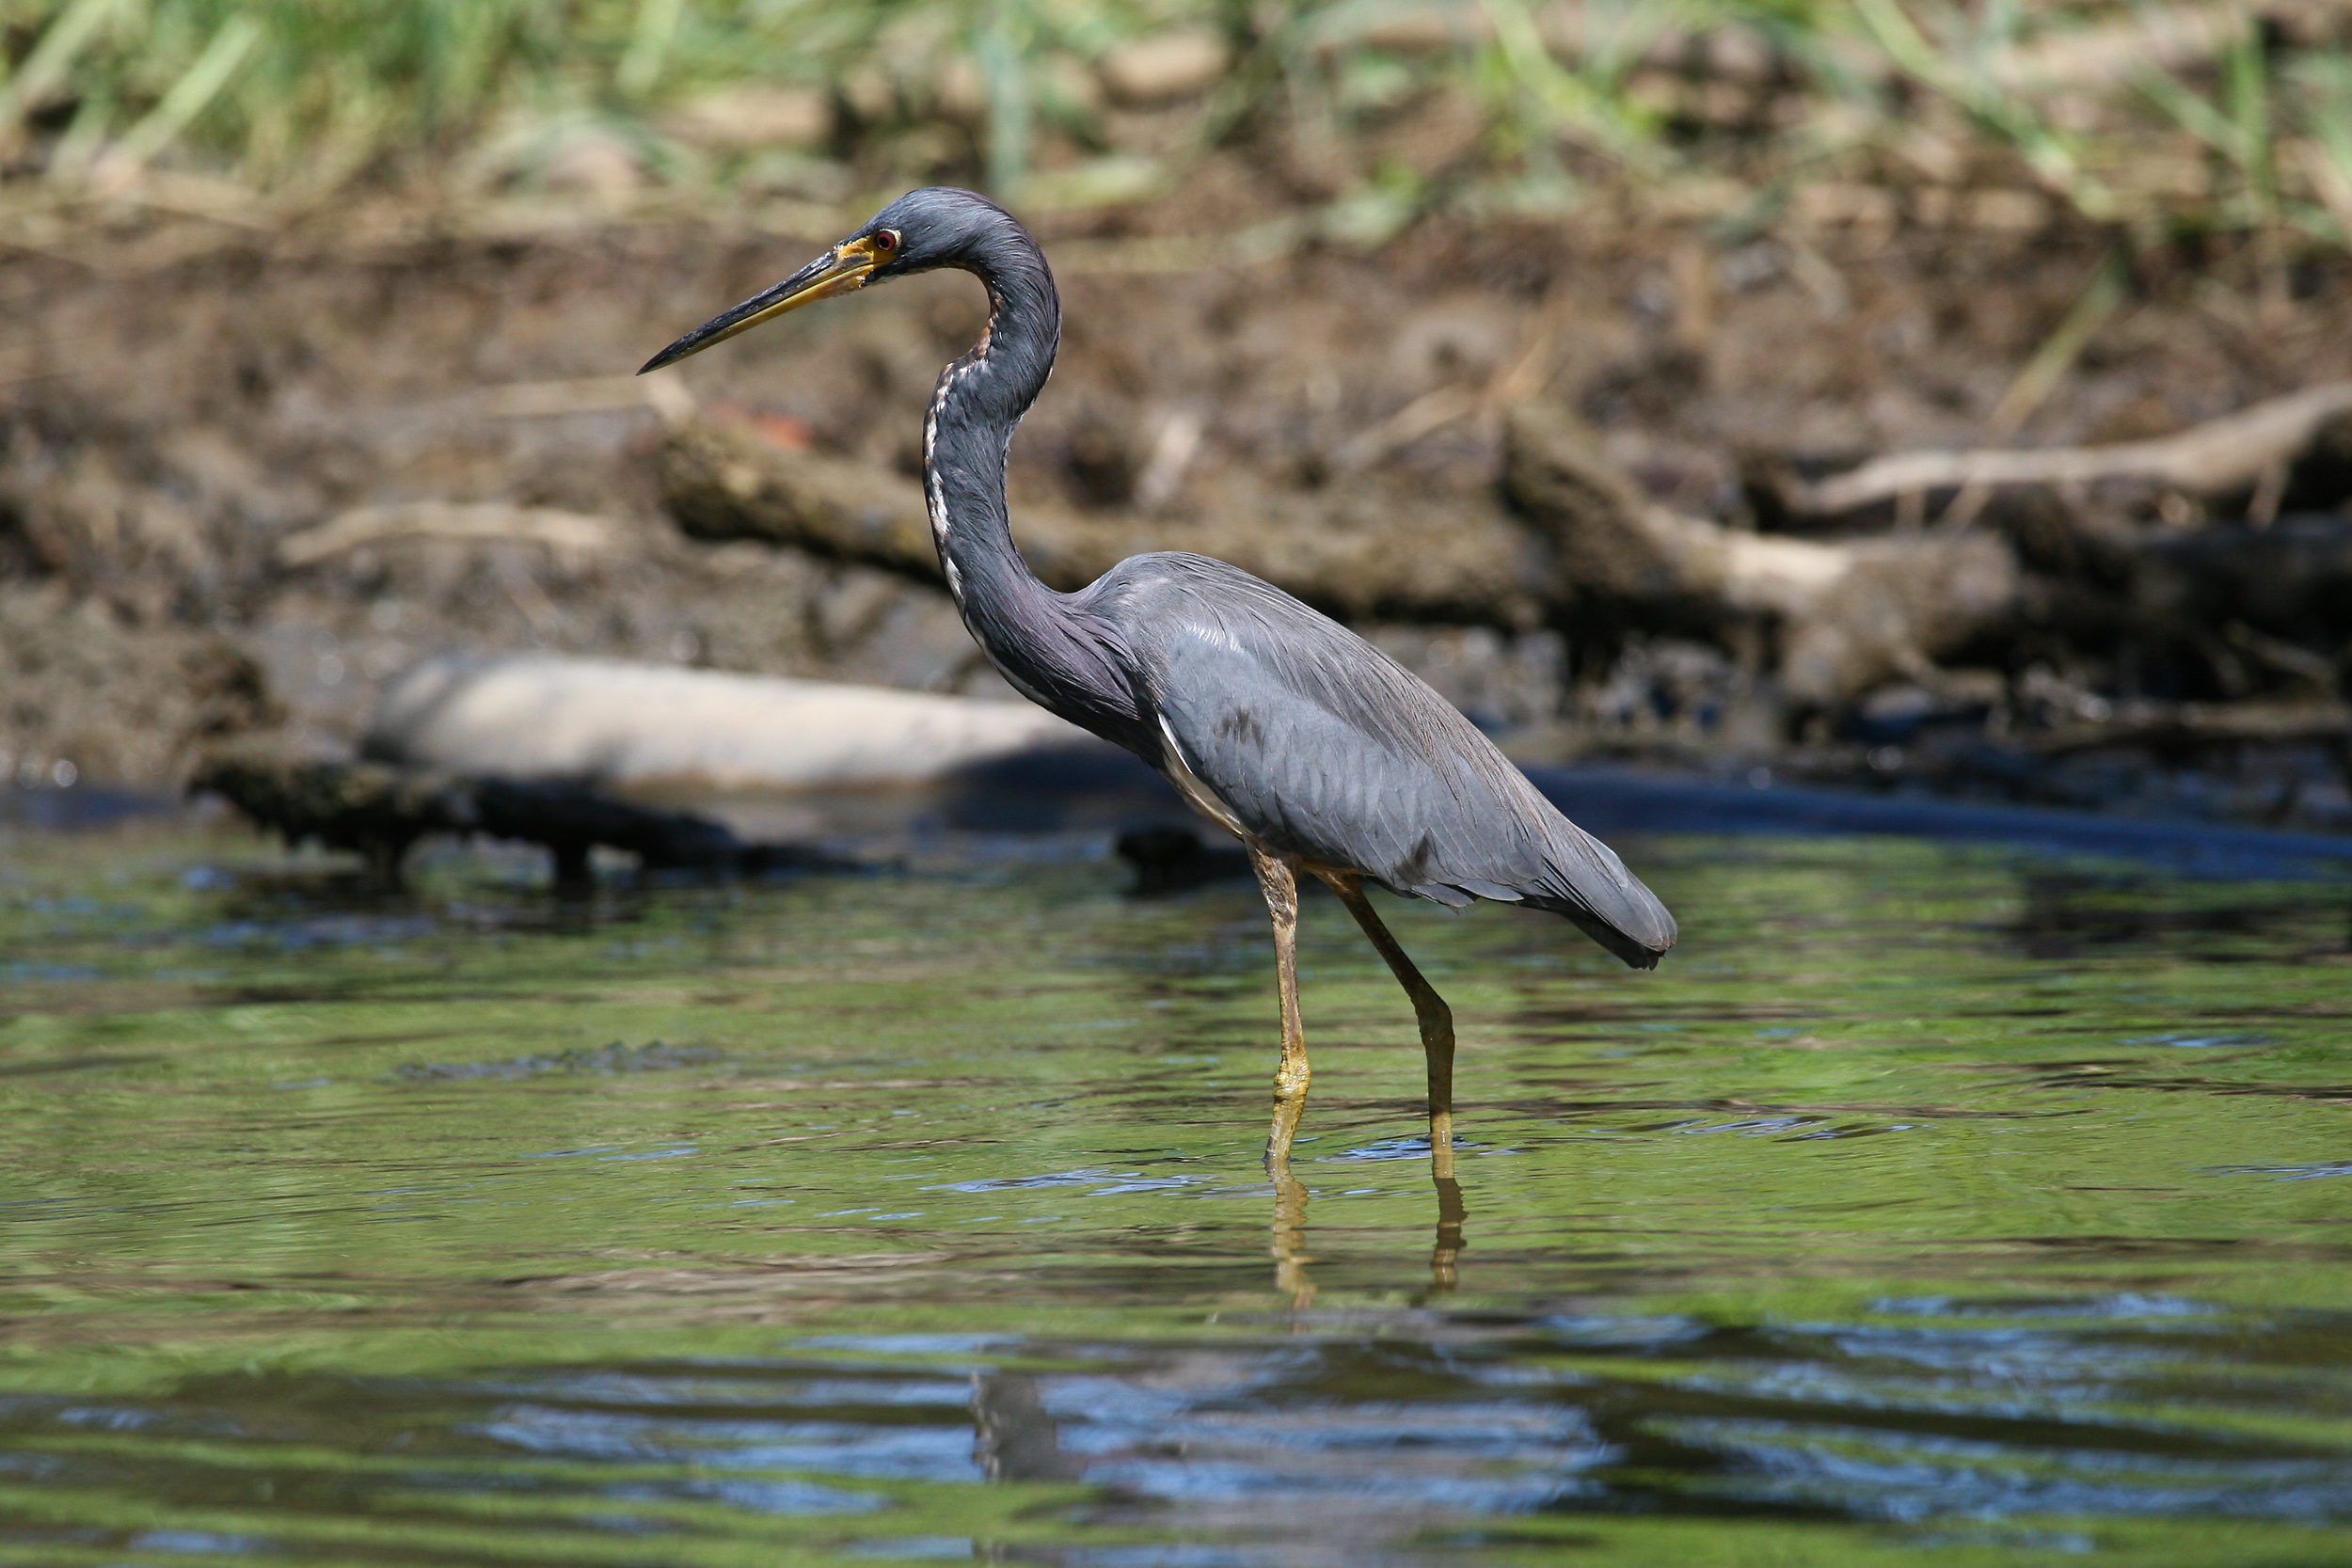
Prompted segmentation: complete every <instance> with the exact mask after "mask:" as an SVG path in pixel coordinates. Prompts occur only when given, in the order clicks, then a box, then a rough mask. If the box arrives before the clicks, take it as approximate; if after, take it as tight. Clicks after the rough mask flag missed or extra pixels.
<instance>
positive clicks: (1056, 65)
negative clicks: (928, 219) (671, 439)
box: [0, 0, 2352, 247]
mask: <svg viewBox="0 0 2352 1568" xmlns="http://www.w3.org/2000/svg"><path fill="white" fill-rule="evenodd" d="M2183 19H2187V20H2185V21H2184V20H2183ZM2201 19H2203V20H2201ZM2329 25H2342V24H2329ZM2262 26H2263V24H2261V23H2260V22H2259V21H2257V20H2255V19H2253V18H2252V17H2250V16H2244V17H2237V16H2234V15H2233V13H2231V12H2229V11H2226V10H2224V9H2222V8H2217V7H2205V8H2196V9H2192V8H2187V7H2182V8H2177V9H2173V8H2158V7H2156V6H2153V4H2137V3H2135V4H2132V5H2117V4H2054V5H2042V6H2033V7H2027V6H2025V5H2022V4H2019V3H2018V0H1988V3H1985V4H1981V5H1969V6H1963V5H1961V4H1958V3H1956V0H1762V3H1745V4H1740V3H1732V0H1590V3H1587V4H1581V5H1568V4H1565V3H1564V0H1549V3H1546V0H1437V3H1435V4H1416V3H1408V0H1328V3H1305V4H1292V5H1288V6H1283V5H1247V4H1243V3H1241V0H854V3H841V0H395V3H381V0H377V3H370V0H0V46H4V47H5V54H6V61H5V63H6V65H7V67H8V82H7V85H6V87H5V88H4V89H0V146H5V148H6V150H8V152H9V154H10V157H9V162H8V183H10V184H13V185H15V186H17V187H19V188H20V189H21V190H23V189H39V190H42V191H44V192H46V193H47V194H48V195H49V196H51V197H52V198H57V197H60V196H62V197H64V198H82V197H87V196H89V195H92V194H96V195H100V196H119V195H122V194H124V193H126V192H129V191H132V190H134V189H135V184H136V181H137V179H138V178H139V176H140V175H141V174H142V172H143V171H146V170H148V169H151V168H164V169H170V168H173V167H178V168H182V169H188V170H196V171H201V172H207V173H211V174H214V175H216V176H220V177H225V178H227V179H230V180H233V181H235V182H239V183H241V184H243V185H245V186H247V187H250V188H251V189H252V190H253V191H255V192H258V193H262V194H263V195H265V196H266V197H267V198H269V199H270V200H271V201H272V202H274V203H275V204H277V205H278V206H279V207H281V208H285V209H292V210H298V209H300V208H303V207H305V206H307V205H310V204H313V203H316V202H318V201H321V200H324V199H326V198H330V197H334V196H336V195H338V194H339V193H342V192H344V191H346V190H348V189H349V188H350V187H351V186H352V185H353V184H354V183H355V182H415V181H418V180H420V179H422V180H424V181H425V182H434V181H437V180H440V179H442V178H443V177H445V176H446V177H450V178H453V180H454V181H455V182H456V185H457V187H458V188H459V189H461V190H463V191H467V192H471V193H474V194H484V195H494V194H498V193H500V192H503V191H508V190H517V191H522V192H526V193H528V192H530V191H532V190H533V189H535V188H538V187H541V186H544V185H546V184H547V183H548V181H549V179H550V177H551V174H557V173H560V171H561V170H562V168H563V167H564V160H565V157H566V155H567V150H569V149H574V148H576V147H577V146H578V145H579V144H580V143H581V142H582V141H583V140H587V141H592V142H595V143H596V144H597V145H598V146H599V147H600V148H601V149H602V150H603V156H604V158H605V163H606V166H607V167H608V168H609V167H612V166H619V167H622V168H624V169H626V170H628V181H627V182H626V183H628V184H629V185H630V188H631V189H632V190H644V191H651V192H657V193H661V194H665V195H673V196H675V195H679V194H684V195H687V196H690V197H691V196H694V195H709V196H724V195H727V194H729V193H734V192H738V191H739V190H743V189H751V190H755V191H757V190H767V189H774V188H782V189H785V190H787V191H789V192H792V193H795V194H800V195H803V196H808V195H814V196H815V197H816V198H818V199H827V200H831V201H833V202H836V203H837V202H841V201H845V200H850V199H853V198H854V199H862V198H864V196H865V195H866V194H868V193H871V192H875V191H881V190H884V189H888V188H892V187H896V186H900V185H903V184H904V183H906V182H909V181H912V180H916V179H932V178H952V179H959V180H963V181H968V182H977V183H982V184H985V185H987V186H988V187H990V188H992V189H993V190H994V191H995V192H997V193H998V194H1000V195H1004V196H1007V197H1009V198H1013V199H1015V200H1016V201H1022V200H1026V201H1027V202H1029V203H1030V204H1032V205H1038V204H1048V205H1051V204H1060V205H1088V204H1099V203H1104V202H1111V201H1118V200H1128V199H1135V198H1138V197H1142V196H1148V195H1150V194H1152V193H1154V192H1157V191H1160V190H1165V189H1167V188H1168V187H1169V185H1170V184H1171V183H1172V182H1174V181H1175V180H1176V179H1178V178H1179V177H1180V176H1181V174H1182V173H1183V170H1184V166H1186V165H1187V164H1188V163H1189V162H1191V161H1193V160H1195V159H1197V158H1198V157H1200V156H1201V155H1203V154H1205V153H1207V152H1208V151H1210V150H1213V149H1214V148H1216V147H1217V146H1219V145H1223V144H1227V143H1230V142H1232V141H1233V140H1235V139H1236V138H1265V137H1271V138H1277V139H1279V138H1288V139H1289V141H1290V142H1292V143H1293V144H1296V145H1302V146H1306V147H1308V148H1309V149H1310V150H1311V151H1314V152H1316V153H1317V154H1318V156H1320V158H1321V160H1322V162H1323V163H1324V164H1325V165H1327V166H1328V167H1330V168H1332V169H1335V170H1337V182H1338V183H1339V184H1340V185H1341V186H1342V187H1343V189H1342V190H1341V191H1340V193H1339V194H1338V196H1337V197H1335V198H1332V204H1333V208H1334V211H1335V213H1336V212H1339V211H1340V210H1341V209H1343V208H1346V207H1348V204H1349V203H1351V202H1352V203H1354V207H1355V210H1356V211H1357V213H1358V219H1354V220H1350V219H1343V220H1342V221H1341V222H1340V223H1339V224H1338V225H1337V229H1338V230H1347V231H1350V232H1355V233H1358V234H1359V235H1362V236H1365V237H1369V238H1372V239H1377V238H1379V237H1381V236H1382V235H1384V234H1385V233H1388V232H1393V231H1394V230H1395V229H1396V228H1397V227H1399V226H1400V224H1401V222H1402V221H1409V219H1410V218H1411V217H1412V216H1415V215H1418V214H1420V213H1422V212H1424V211H1428V210H1431V209H1433V208H1438V209H1443V208H1452V209H1455V210H1481V211H1491V210H1495V209H1498V208H1503V209H1511V208H1517V209H1521V210H1525V209H1529V208H1533V209H1536V210H1539V211H1547V212H1560V211H1566V210H1570V209H1573V208H1574V207H1576V206H1577V205H1578V204H1579V203H1580V201H1581V198H1583V197H1584V196H1585V195H1586V194H1587V193H1589V192H1590V191H1592V190H1593V189H1594V188H1595V187H1596V186H1600V185H1611V184H1617V185H1625V184H1629V185H1631V186H1633V187H1635V188H1636V189H1637V190H1640V191H1644V192H1650V193H1669V194H1670V193H1672V192H1674V191H1675V190H1676V189H1677V187H1689V188H1696V189H1700V190H1702V191H1704V192H1708V193H1711V197H1710V198H1708V199H1706V200H1701V201H1699V202H1697V203H1695V204H1696V205H1699V206H1710V205H1711V207H1712V209H1713V210H1714V211H1715V212H1716V214H1717V215H1718V216H1719V217H1727V221H1730V222H1732V223H1734V224H1740V223H1745V224H1749V225H1754V224H1756V223H1757V222H1759V221H1769V220H1770V218H1771V217H1772V214H1775V213H1776V212H1777V211H1778V210H1779V209H1780V208H1781V207H1782V206H1783V205H1785V204H1786V203H1787V202H1788V200H1789V199H1790V198H1791V196H1792V194H1793V193H1795V192H1797V191H1799V190H1801V189H1802V188H1803V187H1804V186H1805V185H1807V184H1812V183H1820V182H1830V183H1856V182H1859V183H1867V184H1878V185H1881V186H1883V187H1888V188H1892V189H1894V190H1895V191H1896V192H1897V194H1898V196H1899V198H1905V199H1908V198H1910V193H1911V192H1912V191H1913V190H1914V189H1915V188H1916V187H1919V186H1921V185H1935V184H1939V183H1941V184H1944V185H1946V186H1947V187H1958V188H1960V189H1962V190H1963V191H1966V190H1969V189H1974V188H1983V187H2007V188H2010V189H2026V190H2034V191H2038V192H2040V193H2042V195H2044V196H2045V197H2046V198H2049V199H2050V200H2051V201H2052V202H2053V203H2054V205H2055V207H2056V209H2057V210H2061V211H2063V210H2071V211H2072V212H2074V213H2075V214H2079V215H2080V216H2081V217H2082V218H2083V219H2086V220H2089V221H2090V222H2091V223H2095V224H2100V225H2107V226H2115V227H2117V228H2119V229H2120V230H2122V231H2124V232H2125V233H2127V234H2129V235H2131V236H2133V237H2135V238H2137V240H2138V241H2139V242H2140V243H2143V244H2146V243H2160V242H2162V241H2164V240H2167V239H2169V238H2173V237H2177V236H2179V235H2181V234H2183V233H2190V234H2199V235H2207V234H2214V233H2221V234H2227V235H2241V236H2247V235H2253V236H2264V237H2265V243H2269V242H2272V241H2276V240H2280V239H2284V240H2286V241H2288V242H2291V243H2292V244H2295V245H2321V246H2331V247H2340V246H2344V245H2346V244H2347V243H2352V131H2347V130H2346V129H2345V127H2346V126H2347V125H2352V66H2347V65H2346V63H2345V56H2344V54H2343V51H2342V47H2341V46H2342V44H2343V42H2344V40H2342V39H2337V38H2324V37H2315V36H2314V37H2291V36H2290V37H2280V36H2275V35H2273V36H2265V34H2264V33H2263V32H2262V30H2261V29H2262ZM1179 29H1183V30H1193V31H1199V32H1206V33H1210V34H1214V35H1216V36H1219V37H1221V38H1223V39H1224V40H1226V42H1227V45H1228V48H1229V51H1230V58H1231V62H1232V63H1231V66H1230V69H1228V70H1227V71H1224V72H1222V73H1221V74H1220V75H1218V76H1217V77H1216V79H1215V80H1213V81H1211V82H1209V83H1207V84H1205V85H1204V86H1203V88H1202V90H1200V91H1198V92H1196V93H1193V94H1190V95H1180V98H1179V101H1178V102H1177V103H1176V105H1175V106H1174V107H1172V108H1167V109H1163V110H1162V111H1160V112H1159V113H1157V114H1156V115H1154V116H1152V117H1148V118H1150V119H1152V126H1151V128H1150V129H1149V131H1148V133H1146V132H1145V131H1140V130H1138V128H1137V125H1136V119H1137V117H1136V116H1134V115H1122V114H1120V113H1119V112H1117V109H1116V106H1115V105H1110V104H1107V103H1106V101H1105V98H1104V92H1103V90H1102V82H1101V75H1100V68H1101V67H1102V64H1103V62H1104V59H1105V58H1106V57H1108V56H1111V55H1114V54H1115V52H1117V51H1118V50H1120V48H1121V47H1122V46H1123V45H1127V44H1130V43H1133V42H1134V41H1136V40H1142V39H1147V38H1150V37H1152V36H1154V35H1158V34H1162V33H1166V32H1168V31H1171V30H1179ZM2102 30H2104V31H2102ZM2167 38H2170V39H2172V40H2174V41H2173V42H2172V43H2170V44H2167V43H2166V42H2165V41H2164V40H2166V39H2167ZM2184 38H2185V39H2186V40H2187V41H2186V42H2185V43H2184V42H2181V41H2179V40H2182V39H2184ZM2085 40H2094V41H2091V42H2090V43H2088V44H2086V41H2085ZM746 83H750V84H758V85H783V86H789V87H800V88H803V89H805V90H808V91H811V92H814V93H817V94H819V95H821V97H822V99H823V100H825V101H827V102H829V103H831V104H832V106H833V108H834V111H835V113H834V129H833V130H832V131H831V132H830V133H828V134H824V135H818V136H816V137H814V138H813V139H812V140H811V141H810V142H809V143H808V144H805V145H801V146H797V147H793V148H790V149H762V148H759V147H756V146H753V147H743V146H725V147H722V148H718V149H714V148H712V147H711V146H710V145H708V139H707V138H705V140H704V141H703V142H702V143H700V144H698V143H697V141H696V138H695V137H694V136H693V135H686V134H681V133H680V132H679V129H678V126H679V120H678V119H677V117H676V115H675V111H676V110H677V108H678V107H679V106H680V105H681V104H686V103H691V101H693V100H695V99H697V98H700V97H704V96H706V95H708V94H710V93H712V92H714V91H717V90H719V89H723V88H726V87H730V86H739V85H742V84H746ZM1439 100H1447V101H1451V102H1453V103H1457V104H1463V105H1467V107H1468V109H1469V110H1470V114H1471V115H1472V116H1474V119H1475V124H1476V126H1477V127H1479V128H1480V134H1478V135H1475V136H1474V137H1473V138H1472V139H1471V141H1470V144H1469V145H1468V146H1467V147H1466V148H1457V149H1456V150H1454V152H1453V153H1452V154H1451V155H1450V156H1448V157H1446V158H1444V159H1441V160H1438V162H1437V163H1436V164H1434V165H1433V164H1431V163H1429V162H1428V161H1426V160H1423V161H1422V162H1418V163H1417V162H1416V161H1415V160H1414V159H1413V158H1411V157H1408V156H1403V155H1400V154H1398V153H1396V152H1394V151H1393V150H1384V144H1382V142H1381V141H1380V134H1381V133H1382V131H1383V130H1384V128H1388V127H1392V126H1394V125H1395V124H1396V123H1398V122H1399V121H1401V120H1406V119H1410V118H1411V117H1412V116H1413V115H1415V114H1416V113H1419V112H1422V111H1423V110H1425V109H1426V108H1427V107H1428V105H1429V104H1431V103H1434V102H1438V101H1439ZM1171 121H1173V122H1174V124H1173V129H1172V130H1171V126H1170V122H1171ZM729 139H730V138H727V137H721V138H720V140H722V141H727V140H729ZM734 139H739V138H734ZM1923 158H1924V159H1925V166H1926V173H1925V174H1924V175H1923V173H1922V159H1923ZM616 160H617V165H616V162H615V161H616ZM1939 165H1940V167H1939ZM1692 205H1694V203H1693V202H1692V201H1690V200H1684V201H1682V202H1680V203H1679V204H1678V206H1677V210H1688V209H1689V208H1691V207H1692ZM1375 208H1376V209H1378V210H1379V212H1381V213H1386V214H1389V218H1388V221H1384V222H1376V221H1369V220H1363V219H1362V214H1364V213H1371V212H1373V210H1374V209H1375ZM1376 215H1377V214H1375V216H1376ZM1351 223H1352V225H1353V227H1352V229H1351V227H1350V225H1351Z"/></svg>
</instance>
